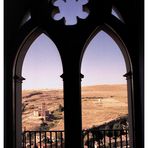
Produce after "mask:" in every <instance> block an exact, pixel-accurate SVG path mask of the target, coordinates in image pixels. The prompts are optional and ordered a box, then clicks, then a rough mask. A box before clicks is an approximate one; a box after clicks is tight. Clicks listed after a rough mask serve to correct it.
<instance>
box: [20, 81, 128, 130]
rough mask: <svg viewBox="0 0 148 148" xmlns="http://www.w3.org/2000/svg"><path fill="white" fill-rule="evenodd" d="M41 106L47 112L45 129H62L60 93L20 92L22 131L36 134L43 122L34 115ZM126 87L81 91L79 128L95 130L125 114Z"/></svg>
mask: <svg viewBox="0 0 148 148" xmlns="http://www.w3.org/2000/svg"><path fill="white" fill-rule="evenodd" d="M42 104H44V110H47V111H49V115H48V119H47V120H46V121H44V122H45V123H46V125H47V129H48V130H50V129H52V130H62V129H64V111H61V110H60V107H61V106H62V107H63V91H62V90H47V89H46V90H24V91H23V92H22V130H23V129H24V128H25V130H38V129H39V128H40V125H41V123H42V122H43V120H42V116H39V115H36V114H37V113H38V112H39V111H40V110H41V109H42ZM127 106H128V105H127V87H126V85H124V84H123V85H95V86H86V87H83V88H82V127H83V129H87V128H91V127H92V126H98V125H101V124H103V123H105V122H109V121H111V120H113V119H116V118H118V117H120V116H122V115H126V114H128V110H127Z"/></svg>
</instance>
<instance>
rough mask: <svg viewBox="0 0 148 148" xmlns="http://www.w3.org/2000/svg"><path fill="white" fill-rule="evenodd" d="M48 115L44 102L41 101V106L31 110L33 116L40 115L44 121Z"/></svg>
mask: <svg viewBox="0 0 148 148" xmlns="http://www.w3.org/2000/svg"><path fill="white" fill-rule="evenodd" d="M49 115H50V112H49V110H48V109H47V107H46V103H42V105H41V108H39V109H38V110H35V111H34V112H33V116H34V117H42V118H44V121H46V120H47V119H48V116H49Z"/></svg>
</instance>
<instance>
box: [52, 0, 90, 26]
mask: <svg viewBox="0 0 148 148" xmlns="http://www.w3.org/2000/svg"><path fill="white" fill-rule="evenodd" d="M87 3H88V0H54V1H53V6H55V7H57V11H55V10H54V13H53V19H54V20H56V21H58V20H61V19H63V18H64V20H65V25H76V24H77V22H78V19H77V18H80V19H86V18H87V17H88V15H89V10H88V8H87V7H86V6H85V5H86V4H87Z"/></svg>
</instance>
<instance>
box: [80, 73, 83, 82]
mask: <svg viewBox="0 0 148 148" xmlns="http://www.w3.org/2000/svg"><path fill="white" fill-rule="evenodd" d="M83 78H84V75H83V74H81V73H80V79H81V81H82V79H83Z"/></svg>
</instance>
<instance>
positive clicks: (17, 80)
mask: <svg viewBox="0 0 148 148" xmlns="http://www.w3.org/2000/svg"><path fill="white" fill-rule="evenodd" d="M14 80H15V81H16V82H17V83H22V82H23V80H25V78H23V77H22V76H18V75H15V76H14Z"/></svg>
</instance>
